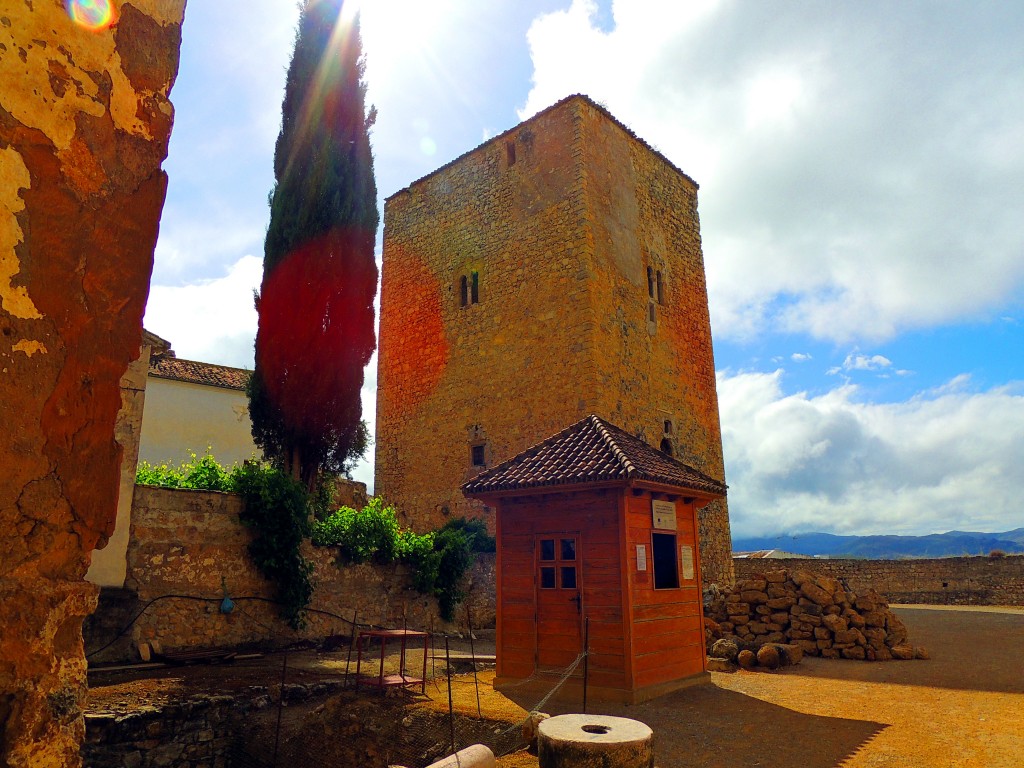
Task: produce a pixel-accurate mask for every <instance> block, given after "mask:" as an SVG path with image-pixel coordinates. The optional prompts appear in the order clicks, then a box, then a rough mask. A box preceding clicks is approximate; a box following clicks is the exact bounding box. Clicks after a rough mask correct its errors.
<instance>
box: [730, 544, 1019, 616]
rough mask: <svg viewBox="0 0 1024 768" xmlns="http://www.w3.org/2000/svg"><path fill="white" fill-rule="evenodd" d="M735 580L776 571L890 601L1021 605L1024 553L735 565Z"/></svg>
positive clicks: (756, 561) (747, 561)
mask: <svg viewBox="0 0 1024 768" xmlns="http://www.w3.org/2000/svg"><path fill="white" fill-rule="evenodd" d="M735 568H736V578H737V580H745V579H752V578H756V577H757V576H759V575H761V574H763V573H766V572H767V571H774V570H778V569H781V568H788V569H789V570H790V571H796V570H800V571H807V572H808V573H811V574H813V575H815V576H827V577H831V578H837V579H844V580H845V581H846V582H847V583H848V584H849V585H850V588H851V589H853V590H854V591H856V592H863V591H866V590H868V589H874V590H875V591H877V592H879V593H880V594H882V595H883V596H885V597H886V599H888V601H889V602H890V603H926V604H931V605H1024V555H1013V556H1008V557H943V558H935V559H927V560H824V559H791V560H774V559H769V560H759V559H753V560H750V559H746V558H742V559H738V560H736V561H735Z"/></svg>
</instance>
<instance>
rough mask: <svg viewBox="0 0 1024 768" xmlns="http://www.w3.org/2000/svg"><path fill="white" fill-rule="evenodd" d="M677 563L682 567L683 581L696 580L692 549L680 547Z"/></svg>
mask: <svg viewBox="0 0 1024 768" xmlns="http://www.w3.org/2000/svg"><path fill="white" fill-rule="evenodd" d="M679 562H680V563H681V564H682V566H683V580H684V581H691V580H693V579H695V578H697V576H696V574H695V573H694V572H693V547H687V546H682V547H680V548H679Z"/></svg>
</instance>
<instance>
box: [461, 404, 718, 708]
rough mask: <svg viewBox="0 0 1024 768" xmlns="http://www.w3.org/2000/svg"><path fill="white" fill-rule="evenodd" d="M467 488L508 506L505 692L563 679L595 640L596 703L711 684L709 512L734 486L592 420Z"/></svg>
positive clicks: (500, 576)
mask: <svg viewBox="0 0 1024 768" xmlns="http://www.w3.org/2000/svg"><path fill="white" fill-rule="evenodd" d="M462 490H463V492H464V493H465V494H466V495H467V496H469V497H472V498H477V499H481V500H483V501H484V502H485V503H487V504H488V505H491V506H493V507H495V509H496V529H497V530H496V535H497V543H498V557H497V601H498V619H497V638H496V640H497V674H496V676H495V680H494V685H495V687H496V688H498V689H499V690H500V689H501V688H502V687H503V686H505V685H507V684H512V683H520V682H521V681H522V680H524V679H526V678H528V677H531V676H532V675H534V674H537V673H539V674H540V675H541V676H543V675H544V674H545V673H550V674H551V675H560V674H561V673H562V672H563V671H564V670H565V669H566V668H567V667H569V666H570V665H571V664H572V663H573V662H574V660H576V659H577V657H578V656H579V655H580V654H581V653H582V652H583V649H584V633H585V632H586V640H587V647H588V650H589V654H588V658H587V665H586V666H587V689H588V695H589V696H590V697H592V698H593V699H595V700H602V699H603V700H611V701H621V702H627V703H636V702H640V701H646V700H648V699H651V698H654V697H656V696H660V695H662V694H664V693H668V692H669V691H672V690H675V689H677V688H681V687H684V686H687V685H691V684H693V683H696V682H702V681H704V680H706V679H707V678H708V674H707V670H706V660H705V651H704V617H703V610H702V604H701V573H700V553H699V551H698V548H697V541H698V533H697V510H698V509H699V508H700V507H702V506H704V505H705V504H708V503H709V502H711V501H712V500H714V499H716V498H721V497H722V496H724V495H725V492H726V487H725V484H724V483H722V482H721V481H719V480H715V479H713V478H711V477H708V476H707V475H704V474H702V473H700V472H698V471H697V470H695V469H693V468H691V467H688V466H686V465H685V464H682V463H680V462H679V461H676V460H675V459H673V458H671V457H670V456H667V455H666V454H663V453H661V452H660V451H658V450H657V449H655V448H653V447H651V446H649V445H647V444H646V443H645V442H643V441H642V440H640V439H638V438H636V437H633V436H632V435H629V434H627V433H626V432H624V431H622V430H621V429H619V428H618V427H616V426H614V425H612V424H609V423H608V422H607V421H604V420H603V419H601V418H599V417H597V416H588V417H586V418H585V419H582V420H581V421H579V422H577V423H575V424H573V425H572V426H570V427H568V428H566V429H564V430H562V431H561V432H559V433H558V434H557V435H554V436H552V437H550V438H548V439H547V440H544V441H542V442H541V443H538V444H537V445H535V446H533V447H532V448H529V449H527V450H526V451H524V452H522V453H521V454H519V455H518V456H515V457H514V458H512V459H510V460H508V461H506V462H504V463H502V464H499V465H498V466H496V467H494V468H492V469H489V470H487V471H485V472H483V473H481V474H480V475H478V476H477V477H475V478H474V479H473V480H471V481H470V482H468V483H466V484H465V485H463V486H462ZM575 677H576V678H582V665H581V666H580V667H579V668H578V670H577V673H576V675H575ZM579 682H581V680H580V681H579ZM577 684H578V683H577Z"/></svg>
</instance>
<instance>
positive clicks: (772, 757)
mask: <svg viewBox="0 0 1024 768" xmlns="http://www.w3.org/2000/svg"><path fill="white" fill-rule="evenodd" d="M510 698H512V699H513V701H515V700H516V695H515V694H514V693H513V694H512V695H511V696H510ZM516 703H517V704H519V705H520V706H524V707H529V706H532V704H533V702H530V701H527V700H525V699H524V700H523V701H516ZM544 709H545V711H547V712H549V713H550V714H552V715H556V714H566V713H570V712H579V711H580V706H579V705H578V704H573V703H571V702H569V703H566V704H565V705H559V704H556V703H553V702H549V703H548V704H547V705H545V707H544ZM587 709H588V711H589V712H590V713H592V714H603V715H615V716H618V717H628V718H631V719H633V720H639V721H640V722H643V723H646V724H647V725H649V726H650V727H651V728H652V729H653V730H654V734H655V735H654V749H655V754H656V755H657V761H658V764H659V765H664V766H673V765H674V766H682V765H700V766H707V768H735V766H761V767H762V768H775V767H777V768H793V766H801V767H802V768H834V766H836V765H839V764H840V763H842V761H844V760H845V759H846V758H848V757H849V756H850V755H852V754H853V753H855V752H856V751H857V750H859V749H860V748H861V747H862V746H863V745H864V744H866V743H867V742H868V741H870V740H871V739H872V738H874V736H876V735H877V734H878V733H880V732H881V731H882V730H883V729H884V728H885V727H886V726H885V725H883V724H881V723H875V722H870V721H864V720H845V719H839V718H833V717H818V716H815V715H805V714H802V713H800V712H794V711H793V710H791V709H786V708H785V707H780V706H777V705H775V704H769V703H767V702H764V701H761V700H760V699H756V698H753V697H751V696H746V695H744V694H742V693H736V692H734V691H728V690H725V689H722V688H718V687H716V686H714V685H701V686H696V687H692V688H686V689H683V690H680V691H676V692H675V693H672V694H669V695H667V696H662V697H661V698H658V699H655V700H653V701H648V702H644V703H643V704H635V705H630V706H627V705H622V704H604V703H598V704H593V705H590V706H588V708H587Z"/></svg>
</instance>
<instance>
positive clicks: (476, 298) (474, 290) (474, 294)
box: [469, 272, 480, 304]
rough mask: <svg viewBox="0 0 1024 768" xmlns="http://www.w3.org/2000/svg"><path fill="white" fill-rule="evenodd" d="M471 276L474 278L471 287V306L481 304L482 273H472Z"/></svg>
mask: <svg viewBox="0 0 1024 768" xmlns="http://www.w3.org/2000/svg"><path fill="white" fill-rule="evenodd" d="M470 275H471V276H472V285H471V286H470V295H469V301H470V303H471V304H479V303H480V273H479V272H471V273H470Z"/></svg>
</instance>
